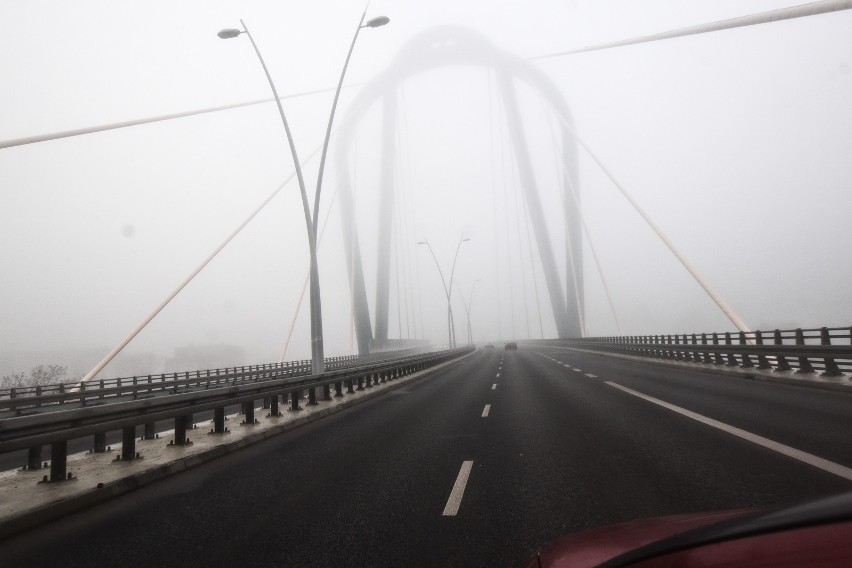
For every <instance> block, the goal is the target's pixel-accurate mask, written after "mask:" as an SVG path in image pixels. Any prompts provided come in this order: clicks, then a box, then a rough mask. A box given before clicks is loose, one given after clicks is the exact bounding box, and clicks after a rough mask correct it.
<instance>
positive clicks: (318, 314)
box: [218, 10, 390, 374]
mask: <svg viewBox="0 0 852 568" xmlns="http://www.w3.org/2000/svg"><path fill="white" fill-rule="evenodd" d="M366 15H367V12H366V10H365V11H364V13H363V14H362V15H361V20H360V21H359V22H358V29H357V30H356V31H355V37H354V38H353V39H352V45H351V46H350V47H349V53H348V54H347V55H346V63H345V64H344V66H343V73H341V75H340V81H339V82H338V84H337V91H336V92H335V94H334V102H333V103H332V107H331V115H330V116H329V119H328V129H327V131H326V135H325V142H324V143H323V148H322V159H321V161H320V168H319V174H318V176H317V190H316V193H315V194H314V211H313V216H312V215H311V210H310V205H309V203H308V194H307V191H306V190H305V180H304V177H303V176H302V167H301V165H300V162H299V157H298V155H297V153H296V145H295V143H294V142H293V135H292V133H291V132H290V125H289V124H288V122H287V117H286V115H285V114H284V108H283V107H282V106H281V99H280V98H279V97H278V90H277V89H276V88H275V83H274V82H273V81H272V76H271V75H270V74H269V69H268V68H267V67H266V62H265V61H264V60H263V56H262V55H261V54H260V49H258V47H257V44H256V43H255V42H254V38H253V37H252V35H251V32H249V29H248V27H247V26H246V24H245V22H243V21H242V20H240V24H241V25H242V26H243V29H242V30H238V29H233V28H230V29H224V30H221V31H220V32H219V33H218V36H219V37H220V38H222V39H231V38H235V37H238V36H239V35H240V34H246V35H247V36H248V38H249V41H250V42H251V45H252V47H253V48H254V52H255V53H256V54H257V58H258V60H259V61H260V65H261V67H263V72H264V73H265V74H266V79H267V81H269V87H270V88H271V89H272V96H273V98H274V99H275V104H277V105H278V113H279V114H280V115H281V122H283V123H284V130H285V132H286V133H287V143H288V144H289V145H290V153H291V154H292V156H293V163H294V164H295V167H296V178H297V179H298V180H299V191H300V192H301V195H302V208H303V209H304V213H305V227H306V229H307V232H308V248H309V251H310V263H311V270H310V312H311V313H310V317H311V371H312V373H313V374H317V373H322V372H324V371H325V353H324V348H323V331H322V303H321V299H320V285H319V264H318V263H317V226H318V225H319V202H320V189H321V187H322V174H323V169H324V166H325V157H326V153H327V151H328V142H329V139H330V138H331V126H332V123H333V121H334V111H335V109H336V108H337V100H338V99H339V98H340V90H341V87H342V86H343V77H344V75H345V74H346V68H347V67H348V66H349V58H350V57H351V56H352V50H353V49H354V48H355V40H357V39H358V32H360V31H361V28H365V27H370V28H377V27H379V26H383V25H385V24H387V23H388V22H389V21H390V19H389V18H387V17H385V16H379V17H377V18H373V19H372V20H370V21H368V22H367V23H366V24H364V18H365V17H366Z"/></svg>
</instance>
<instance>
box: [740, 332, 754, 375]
mask: <svg viewBox="0 0 852 568" xmlns="http://www.w3.org/2000/svg"><path fill="white" fill-rule="evenodd" d="M740 345H748V343H747V342H746V336H745V332H744V331H741V332H740ZM740 358H741V359H742V363H740V367H742V368H744V369H748V368H751V367H754V363H752V362H751V357H749V355H748V353H747V352H746V351H743V352H742V353H741V354H740Z"/></svg>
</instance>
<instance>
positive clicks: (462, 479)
mask: <svg viewBox="0 0 852 568" xmlns="http://www.w3.org/2000/svg"><path fill="white" fill-rule="evenodd" d="M472 467H473V460H466V461H464V462H462V466H461V469H460V470H459V476H458V477H456V482H455V483H454V484H453V490H452V491H450V498H449V499H447V505H446V506H445V507H444V513H443V516H445V517H455V516H456V514H458V512H459V505H461V500H462V496H464V488H465V487H466V486H467V478H468V477H470V470H471V468H472Z"/></svg>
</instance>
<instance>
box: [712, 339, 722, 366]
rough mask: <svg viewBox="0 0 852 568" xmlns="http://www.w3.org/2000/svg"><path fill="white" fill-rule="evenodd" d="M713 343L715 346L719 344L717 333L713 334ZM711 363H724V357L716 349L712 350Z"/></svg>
mask: <svg viewBox="0 0 852 568" xmlns="http://www.w3.org/2000/svg"><path fill="white" fill-rule="evenodd" d="M713 345H715V346H718V345H719V334H718V333H714V334H713ZM713 364H714V365H724V364H725V359H724V357H722V353H721V352H720V351H718V350H717V351H713Z"/></svg>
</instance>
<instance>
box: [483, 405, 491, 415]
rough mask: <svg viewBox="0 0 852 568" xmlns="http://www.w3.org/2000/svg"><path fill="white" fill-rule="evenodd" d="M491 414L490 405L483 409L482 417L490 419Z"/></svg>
mask: <svg viewBox="0 0 852 568" xmlns="http://www.w3.org/2000/svg"><path fill="white" fill-rule="evenodd" d="M489 412H491V405H490V404H486V405H485V408H483V409H482V417H483V418H488V413H489Z"/></svg>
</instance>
